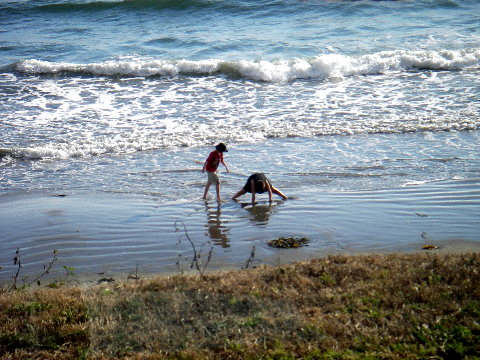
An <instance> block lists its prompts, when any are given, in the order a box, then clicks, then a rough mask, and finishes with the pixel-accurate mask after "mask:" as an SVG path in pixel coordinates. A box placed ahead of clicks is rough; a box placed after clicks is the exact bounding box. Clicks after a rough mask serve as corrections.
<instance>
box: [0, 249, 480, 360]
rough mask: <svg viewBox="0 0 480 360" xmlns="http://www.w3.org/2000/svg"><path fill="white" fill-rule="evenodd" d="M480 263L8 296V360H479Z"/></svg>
mask: <svg viewBox="0 0 480 360" xmlns="http://www.w3.org/2000/svg"><path fill="white" fill-rule="evenodd" d="M479 271H480V254H476V253H475V254H433V253H421V254H402V255H371V256H329V257H327V258H325V259H319V260H314V261H310V262H305V263H296V264H292V265H288V266H282V267H260V268H256V269H249V270H242V271H236V272H235V271H232V272H218V273H213V274H208V275H205V276H203V277H199V276H172V277H159V278H155V279H149V280H141V281H135V282H126V283H123V284H120V285H115V286H112V285H109V286H110V287H109V286H107V285H103V286H98V287H94V288H88V289H51V290H38V291H33V290H31V291H22V292H15V293H4V294H2V295H1V296H0V309H1V312H0V354H4V355H2V357H1V358H2V359H27V358H28V359H81V358H89V359H113V358H115V359H117V358H128V359H174V358H175V359H205V358H208V359H227V358H228V359H298V358H304V359H427V358H428V359H440V358H452V359H462V358H464V359H478V358H480V345H479V344H480V274H479Z"/></svg>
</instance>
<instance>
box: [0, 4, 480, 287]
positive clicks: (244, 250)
mask: <svg viewBox="0 0 480 360" xmlns="http://www.w3.org/2000/svg"><path fill="white" fill-rule="evenodd" d="M478 24H480V4H479V3H478V2H477V1H473V0H456V1H453V0H441V1H436V0H435V1H434V0H420V1H413V0H411V1H409V0H405V1H369V0H360V1H328V0H316V1H299V0H297V1H293V0H289V1H250V0H248V1H247V0H237V1H220V0H208V1H207V0H179V1H173V0H128V1H127V0H125V1H118V0H95V1H84V0H77V1H73V0H70V1H63V0H38V1H25V0H10V1H9V0H7V1H2V2H1V4H0V125H1V137H0V205H1V206H0V208H1V212H0V265H1V266H3V267H4V269H3V270H2V271H1V272H0V278H8V277H9V276H10V273H9V270H11V269H12V267H13V265H12V264H10V263H11V258H12V256H13V255H14V253H15V250H16V249H17V248H19V249H21V252H22V254H23V256H24V258H23V259H24V261H23V262H24V264H25V266H27V264H30V265H31V267H32V269H34V268H35V266H36V267H38V266H40V265H41V264H43V263H45V262H46V261H48V258H49V256H50V254H51V252H52V251H53V250H54V249H55V250H58V251H59V258H60V259H61V260H62V261H63V263H64V264H68V265H69V266H73V267H75V268H77V269H79V270H84V271H86V272H88V271H90V272H94V271H104V270H105V269H106V270H105V271H113V272H119V271H124V272H128V271H130V270H131V269H133V268H135V267H136V265H139V266H140V267H141V268H142V270H144V271H159V270H160V271H163V270H165V269H170V270H171V268H172V267H174V265H175V263H177V267H179V266H180V265H179V260H178V259H179V258H181V257H182V256H184V257H188V256H189V254H190V255H191V249H190V248H189V243H188V242H187V237H186V235H189V236H190V238H192V239H194V240H195V241H196V243H197V245H198V246H199V247H200V246H202V245H203V246H204V248H203V249H207V250H208V247H209V246H210V244H213V245H212V246H213V248H214V258H215V259H216V261H217V262H218V263H219V264H220V265H221V264H223V265H232V266H237V267H238V266H240V264H242V262H243V261H244V260H245V259H247V258H248V256H249V254H250V253H251V249H252V248H253V247H255V249H256V250H255V251H256V257H257V260H258V261H259V262H261V261H264V262H275V261H282V260H283V259H287V260H294V259H296V258H301V257H304V256H307V255H311V256H316V255H319V254H328V253H333V252H342V251H362V250H374V251H392V250H405V249H407V250H411V249H417V248H419V247H420V246H421V245H422V244H424V243H429V242H438V243H442V242H443V243H442V244H444V245H445V244H453V243H457V244H460V243H470V244H471V243H474V244H478V243H479V242H480V187H479V185H480V170H479V169H480V145H479V144H480V141H479V140H480V136H479V132H478V130H479V127H480V116H479V114H480V77H479V74H480V27H479V25H478ZM219 142H224V143H226V144H227V146H228V149H229V152H228V153H226V155H225V159H226V161H227V164H228V165H229V167H230V170H231V172H230V173H229V174H227V173H226V172H225V169H224V168H222V166H220V170H221V173H220V176H221V179H222V197H223V198H224V200H225V202H223V203H221V204H217V203H216V202H215V201H212V200H213V199H214V193H212V191H213V189H211V190H210V191H211V193H210V200H208V201H207V202H204V201H203V200H201V197H202V195H203V187H204V184H205V180H206V177H205V175H204V174H202V173H201V168H202V164H203V162H204V161H205V158H206V157H207V155H208V153H209V152H210V151H212V150H213V147H214V145H215V144H217V143H219ZM256 171H261V172H265V173H266V174H267V176H268V177H269V178H270V179H271V180H272V183H274V185H275V186H277V187H279V188H280V189H281V190H282V191H283V192H285V193H286V194H287V195H288V196H289V197H290V199H289V200H287V201H279V200H278V199H275V200H276V202H274V203H273V204H272V205H269V204H268V202H265V200H266V198H265V197H262V196H259V199H260V200H261V204H260V205H259V206H257V207H251V206H250V205H249V200H250V198H249V197H248V196H247V195H245V196H244V197H243V198H241V201H240V202H238V203H235V202H232V201H228V199H229V198H230V197H231V196H232V195H233V194H234V193H235V192H237V191H238V189H239V188H240V187H241V186H243V184H244V182H245V180H246V178H247V177H248V175H250V174H251V173H253V172H256ZM180 224H182V226H183V225H185V228H183V227H182V226H180ZM182 229H183V230H182ZM280 236H295V237H299V236H302V237H303V236H305V237H308V238H309V239H310V243H309V246H308V248H305V249H296V250H293V251H295V252H292V250H289V251H290V252H288V253H287V252H286V251H283V252H282V251H280V250H277V249H271V248H269V247H268V246H267V245H266V241H267V240H269V239H272V238H275V237H280ZM297 250H298V251H297ZM204 251H205V250H204ZM187 262H188V261H187ZM184 265H185V264H184Z"/></svg>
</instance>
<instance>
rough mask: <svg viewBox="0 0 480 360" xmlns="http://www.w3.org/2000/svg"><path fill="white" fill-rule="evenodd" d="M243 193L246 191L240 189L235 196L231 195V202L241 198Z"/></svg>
mask: <svg viewBox="0 0 480 360" xmlns="http://www.w3.org/2000/svg"><path fill="white" fill-rule="evenodd" d="M245 193H246V191H245V190H243V188H242V189H241V190H240V191H239V192H237V193H236V194H235V195H233V197H232V200H235V199H236V198H238V197H239V196H242V195H243V194H245Z"/></svg>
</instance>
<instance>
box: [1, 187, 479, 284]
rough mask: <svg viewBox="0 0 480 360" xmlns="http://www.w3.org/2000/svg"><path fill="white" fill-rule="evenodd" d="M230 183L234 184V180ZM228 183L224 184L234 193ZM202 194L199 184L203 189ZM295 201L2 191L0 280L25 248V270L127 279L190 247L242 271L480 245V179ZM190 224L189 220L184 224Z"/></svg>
mask: <svg viewBox="0 0 480 360" xmlns="http://www.w3.org/2000/svg"><path fill="white" fill-rule="evenodd" d="M232 189H233V187H232ZM228 190H229V188H228V187H227V188H226V189H225V191H224V192H225V194H224V198H225V199H227V197H228V193H227V191H228ZM197 192H198V195H199V197H200V196H201V188H199V189H198V191H197ZM288 195H289V196H290V199H289V200H286V201H283V200H281V199H280V198H275V201H274V202H273V203H272V204H269V203H268V201H267V197H266V195H261V196H259V198H258V199H259V204H257V205H256V206H252V205H251V204H250V203H249V201H250V197H249V196H248V195H244V196H243V197H241V198H240V199H239V201H237V202H235V201H232V200H226V201H225V202H223V203H220V204H218V203H217V202H216V201H213V200H208V201H203V200H201V199H200V198H198V199H195V200H193V201H190V202H187V201H184V202H181V203H177V202H172V203H160V202H158V201H157V200H156V199H155V198H151V197H143V196H139V195H125V194H115V193H105V192H98V193H90V192H82V191H79V192H72V191H65V192H61V191H60V192H59V191H52V192H50V193H49V192H42V193H30V194H21V195H15V196H13V195H12V196H8V197H4V198H3V203H2V215H1V220H0V223H1V226H0V235H1V238H2V242H1V245H0V265H1V266H2V267H3V269H2V271H0V280H1V281H9V280H10V279H11V276H12V274H13V273H14V271H15V269H16V267H15V266H14V265H13V262H12V259H13V257H14V256H15V250H16V249H17V248H19V249H20V251H21V253H20V255H21V260H22V267H23V269H22V271H23V273H24V274H31V273H37V272H40V271H41V270H42V269H43V266H44V264H46V263H48V262H49V261H50V259H51V258H52V253H53V251H54V250H57V252H58V261H57V263H56V264H55V269H56V274H52V276H60V275H61V274H62V272H63V269H62V267H63V266H64V265H66V266H70V267H73V268H74V269H75V273H76V274H77V275H78V276H80V277H81V276H87V277H88V276H93V277H123V276H126V275H125V274H131V273H135V272H137V271H138V273H139V274H142V275H147V274H156V273H165V272H169V273H171V272H173V273H175V272H182V271H190V270H191V267H190V265H191V261H192V258H193V251H192V246H191V244H190V243H189V241H188V239H187V235H188V236H189V237H190V239H191V240H192V241H193V242H194V244H195V246H196V251H197V252H199V253H201V255H202V256H203V258H202V260H203V261H206V257H207V255H208V253H209V252H210V250H211V249H212V257H211V260H210V263H209V264H208V270H209V271H212V270H217V269H225V268H229V269H235V268H236V269H239V268H242V267H244V266H245V264H246V262H247V260H248V259H249V258H250V256H251V254H252V250H254V256H253V262H251V263H250V265H249V266H254V265H258V264H272V265H275V264H282V263H288V262H293V261H297V260H306V259H311V258H316V257H322V256H326V255H329V254H338V253H346V254H356V253H390V252H412V251H426V250H422V248H423V246H425V245H434V246H436V247H438V249H435V250H431V251H459V252H467V251H478V250H480V226H479V224H480V220H479V214H478V209H479V204H480V192H479V191H478V182H477V181H476V180H462V181H444V182H434V183H429V184H419V185H412V186H406V187H401V188H397V189H392V190H378V191H372V190H370V191H361V192H330V193H319V192H311V193H309V192H307V191H305V190H302V192H299V193H295V192H293V191H290V192H289V194H288ZM183 226H185V227H183ZM278 237H305V238H308V239H309V240H310V241H309V243H308V246H305V247H301V248H297V249H277V248H272V247H269V246H268V245H267V241H269V240H272V239H275V238H278Z"/></svg>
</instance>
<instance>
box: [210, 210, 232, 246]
mask: <svg viewBox="0 0 480 360" xmlns="http://www.w3.org/2000/svg"><path fill="white" fill-rule="evenodd" d="M205 210H206V212H207V224H206V225H205V227H206V228H207V234H208V236H209V237H210V239H211V240H212V242H213V243H214V244H215V245H220V246H221V247H224V248H228V247H230V240H229V236H228V235H229V232H230V228H229V227H227V226H225V224H224V223H223V222H222V217H221V215H222V210H221V204H219V203H216V204H215V205H209V204H208V202H205Z"/></svg>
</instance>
